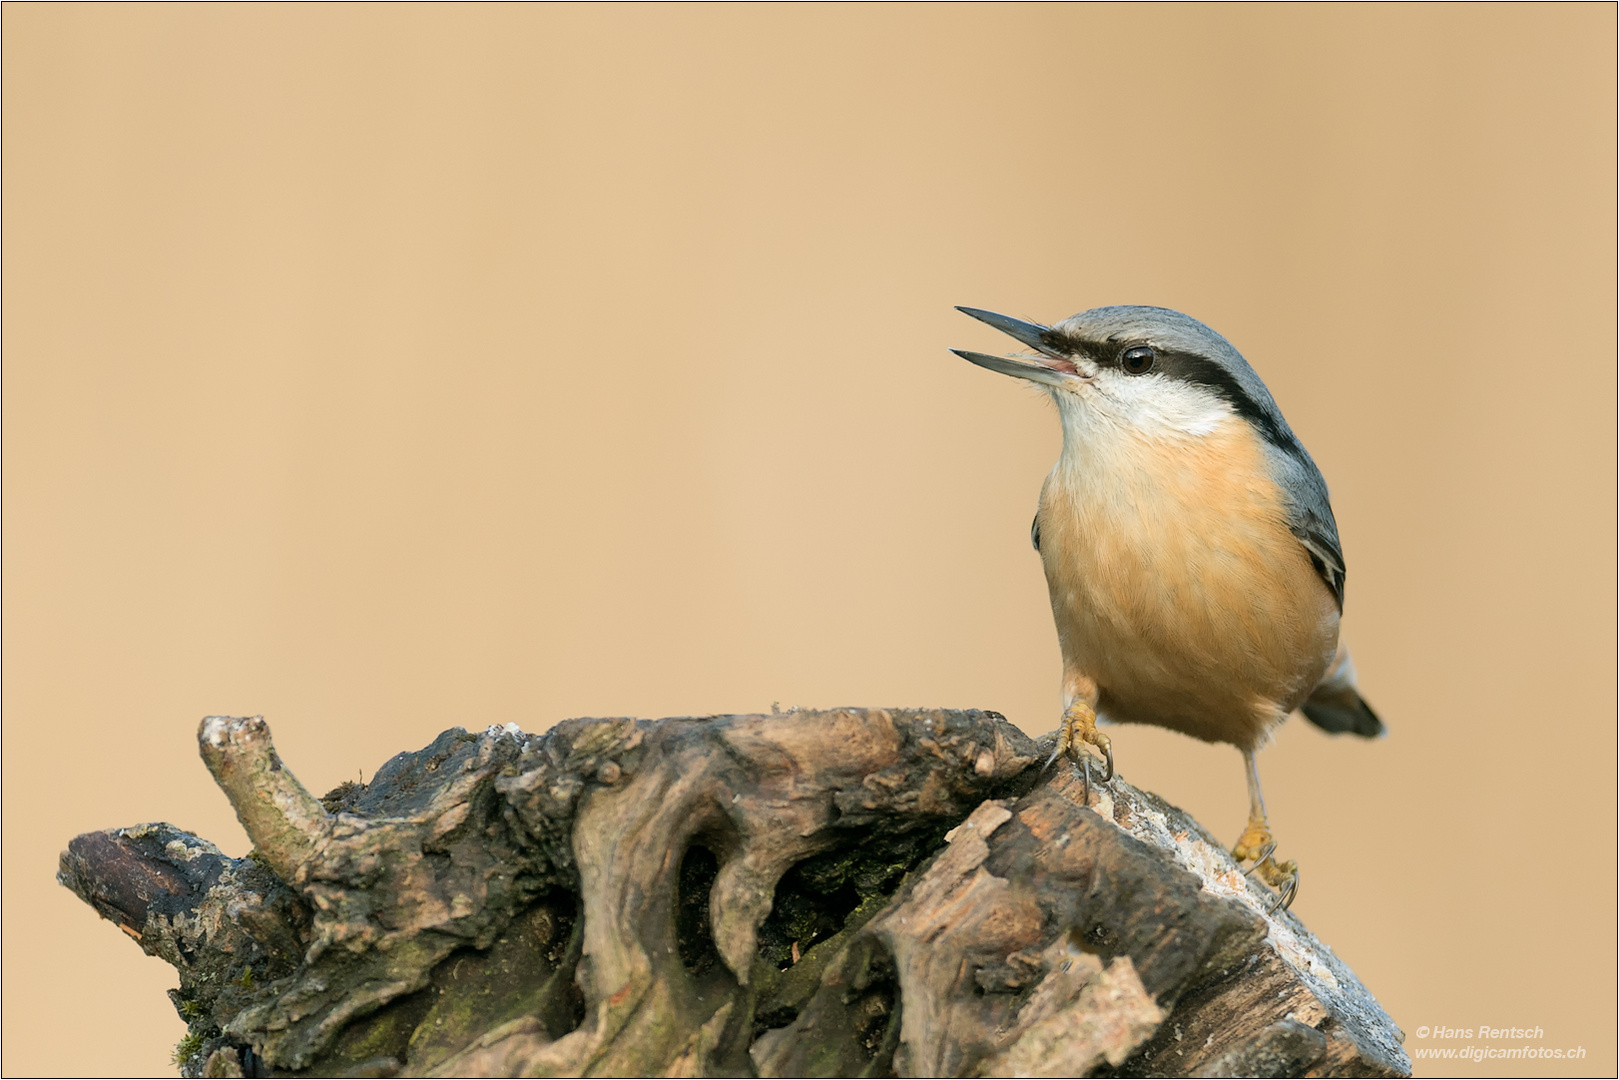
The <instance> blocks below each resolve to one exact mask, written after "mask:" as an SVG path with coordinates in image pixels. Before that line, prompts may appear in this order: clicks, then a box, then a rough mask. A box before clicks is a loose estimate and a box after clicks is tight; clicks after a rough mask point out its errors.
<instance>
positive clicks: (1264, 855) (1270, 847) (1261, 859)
mask: <svg viewBox="0 0 1619 1080" xmlns="http://www.w3.org/2000/svg"><path fill="white" fill-rule="evenodd" d="M1275 851H1276V841H1274V840H1272V841H1271V842H1270V843H1268V844H1266V845H1265V850H1264V851H1261V852H1260V853H1259V854H1258V855H1255V856H1254V857H1253V859H1254V865H1252V866H1250V867H1249V868H1248V869H1246V870H1244V871H1243V872H1242V876H1243V877H1251V876H1252V875H1253V872H1254V871H1255V870H1258V869H1259V868H1260V867H1261V866H1264V865H1265V860H1266V859H1268V858H1270V857H1271V855H1272V854H1274V853H1275Z"/></svg>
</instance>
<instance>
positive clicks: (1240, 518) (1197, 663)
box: [951, 305, 1385, 911]
mask: <svg viewBox="0 0 1619 1080" xmlns="http://www.w3.org/2000/svg"><path fill="white" fill-rule="evenodd" d="M957 310H959V311H961V312H963V313H964V314H966V315H970V316H971V317H973V318H974V319H977V320H979V321H980V322H983V323H987V324H988V325H989V326H992V327H994V328H995V329H996V330H999V331H1001V332H1002V333H1004V334H1007V335H1009V336H1011V337H1012V338H1014V339H1015V340H1017V341H1018V342H1020V343H1021V344H1022V345H1024V346H1026V347H1027V351H1026V352H1023V353H1020V354H1017V355H1010V356H997V355H992V354H987V353H980V352H972V351H968V350H965V349H952V350H951V351H952V352H954V353H955V354H956V355H957V356H960V357H961V358H962V359H964V360H968V361H970V362H971V363H973V364H976V365H978V366H979V367H982V368H986V369H988V370H990V371H994V372H999V373H1001V374H1003V375H1011V376H1013V377H1014V378H1018V379H1025V380H1028V381H1029V382H1032V383H1034V384H1036V385H1037V386H1039V387H1041V388H1043V389H1044V391H1045V392H1046V393H1047V394H1048V395H1049V396H1050V398H1051V400H1052V401H1053V402H1054V403H1055V404H1056V407H1057V413H1058V417H1059V419H1060V421H1061V423H1062V452H1061V454H1060V456H1059V457H1058V459H1057V463H1056V465H1055V466H1053V467H1052V470H1051V472H1050V474H1049V475H1047V477H1046V479H1045V483H1044V485H1043V486H1042V488H1041V491H1040V501H1039V506H1038V508H1037V509H1036V511H1035V515H1034V523H1033V526H1032V529H1031V539H1032V540H1033V542H1034V547H1035V550H1036V551H1038V552H1039V554H1040V559H1041V562H1042V564H1043V565H1044V568H1045V576H1046V584H1047V587H1048V589H1049V591H1050V594H1051V611H1052V615H1053V617H1054V619H1055V621H1056V626H1057V640H1058V644H1059V646H1060V649H1061V652H1062V699H1063V712H1062V724H1061V727H1060V729H1059V733H1058V740H1057V747H1056V750H1055V752H1054V753H1053V754H1052V758H1051V760H1052V761H1055V760H1056V759H1057V757H1058V756H1059V755H1063V754H1066V755H1068V756H1069V757H1070V758H1072V759H1074V760H1076V761H1080V762H1082V763H1083V764H1084V768H1085V776H1086V784H1087V788H1088V785H1089V782H1090V771H1089V770H1090V766H1089V762H1090V760H1091V755H1092V751H1090V750H1086V749H1085V747H1087V746H1089V747H1094V748H1095V753H1096V754H1099V755H1100V756H1101V758H1102V759H1103V760H1104V761H1105V763H1106V768H1105V773H1104V775H1103V776H1102V782H1103V783H1107V782H1109V781H1111V780H1112V778H1113V750H1112V742H1111V740H1110V738H1109V737H1108V736H1107V734H1105V733H1104V732H1102V731H1099V730H1097V727H1096V721H1097V718H1098V716H1100V717H1101V718H1102V719H1105V720H1108V721H1110V722H1117V723H1140V724H1153V725H1157V726H1159V727H1165V728H1169V729H1171V730H1173V731H1179V732H1182V733H1184V734H1187V735H1190V736H1193V737H1194V738H1198V739H1202V740H1204V741H1206V742H1213V743H1229V744H1231V745H1233V746H1235V747H1236V748H1237V749H1238V750H1240V751H1241V752H1242V756H1243V761H1244V765H1245V768H1246V772H1247V781H1248V804H1249V813H1248V824H1247V827H1246V828H1245V829H1244V830H1243V832H1242V834H1241V836H1240V837H1239V838H1238V840H1237V843H1236V844H1235V845H1234V846H1233V848H1232V851H1231V853H1232V856H1233V857H1234V858H1235V859H1236V861H1237V864H1238V866H1239V867H1240V866H1242V865H1244V864H1245V863H1251V864H1252V865H1251V866H1250V867H1249V868H1248V869H1247V870H1246V871H1245V873H1246V874H1249V875H1252V874H1255V873H1257V874H1258V876H1259V878H1260V879H1261V880H1263V881H1264V882H1265V883H1266V884H1267V885H1269V886H1270V887H1271V888H1272V889H1274V890H1276V900H1275V903H1273V904H1272V905H1271V911H1275V910H1276V908H1277V907H1278V906H1280V907H1282V908H1286V907H1288V906H1290V905H1291V904H1292V902H1293V899H1294V897H1295V896H1297V894H1298V884H1299V869H1298V864H1297V863H1296V862H1294V861H1292V860H1286V861H1283V860H1281V859H1278V858H1277V855H1276V841H1275V838H1274V836H1273V834H1272V831H1271V826H1270V820H1269V817H1268V815H1267V814H1266V811H1265V797H1264V793H1263V791H1262V790H1261V788H1260V782H1259V767H1258V763H1257V760H1256V755H1257V753H1258V751H1259V750H1260V748H1261V747H1263V746H1264V745H1265V744H1267V743H1268V742H1269V741H1270V738H1271V736H1272V734H1273V732H1274V731H1275V729H1276V728H1277V727H1278V726H1280V725H1281V724H1282V723H1283V722H1284V721H1285V720H1287V718H1288V717H1289V716H1290V715H1291V714H1292V713H1293V712H1294V710H1296V709H1297V710H1301V711H1302V712H1303V713H1304V716H1305V717H1306V719H1308V720H1309V721H1310V722H1311V723H1313V724H1315V725H1316V726H1317V727H1320V728H1322V729H1324V730H1326V731H1329V732H1334V733H1342V732H1352V733H1354V734H1356V735H1360V736H1363V737H1367V738H1372V737H1376V736H1379V735H1382V734H1384V732H1385V728H1384V724H1383V721H1382V720H1381V719H1379V718H1378V716H1377V714H1376V713H1375V712H1373V711H1372V709H1371V707H1370V706H1368V705H1367V704H1366V701H1365V700H1364V699H1363V698H1362V697H1361V694H1360V690H1359V686H1358V683H1357V681H1356V673H1355V665H1354V662H1353V661H1352V660H1351V659H1350V656H1349V651H1348V649H1347V647H1346V646H1345V645H1344V643H1343V642H1342V641H1341V640H1340V636H1339V632H1338V630H1339V620H1340V618H1341V616H1342V613H1343V602H1344V576H1345V574H1344V555H1343V547H1342V545H1341V544H1340V542H1339V539H1338V526H1337V522H1336V520H1335V519H1334V517H1333V513H1332V504H1331V501H1330V499H1329V497H1328V494H1327V484H1326V481H1325V480H1324V479H1323V478H1322V476H1321V471H1320V469H1318V468H1317V467H1316V464H1315V461H1314V460H1313V459H1312V458H1311V457H1310V455H1309V452H1308V451H1306V450H1305V449H1304V446H1303V444H1302V443H1300V442H1299V439H1298V437H1297V436H1296V435H1294V433H1293V429H1292V428H1290V427H1289V426H1288V424H1287V421H1286V420H1285V419H1284V418H1283V417H1282V412H1281V410H1280V409H1279V408H1278V407H1277V405H1276V402H1275V400H1274V399H1273V398H1272V397H1271V394H1270V391H1269V390H1268V389H1267V388H1266V386H1265V383H1264V381H1263V380H1262V379H1261V378H1260V377H1259V374H1258V373H1257V372H1255V371H1254V369H1253V368H1252V367H1251V366H1250V365H1249V364H1248V362H1247V361H1246V360H1244V359H1243V357H1242V354H1241V353H1239V352H1238V351H1237V350H1236V348H1235V347H1234V346H1232V345H1231V343H1230V342H1228V341H1227V340H1226V339H1225V338H1224V337H1221V336H1220V335H1219V334H1218V333H1216V332H1215V331H1214V330H1212V329H1210V328H1209V327H1208V326H1205V325H1204V324H1203V323H1201V322H1199V321H1198V320H1196V319H1194V318H1191V317H1190V316H1188V315H1183V314H1181V313H1180V312H1178V311H1173V310H1170V309H1168V308H1162V307H1147V306H1139V305H1117V306H1109V307H1098V308H1092V309H1091V310H1089V311H1082V312H1080V313H1079V314H1078V315H1074V316H1072V317H1071V318H1068V319H1064V320H1062V321H1060V322H1056V323H1053V324H1051V325H1049V326H1048V325H1043V324H1041V323H1035V322H1026V321H1024V320H1022V319H1016V318H1012V317H1010V316H1007V315H998V314H996V313H994V312H992V311H985V310H982V309H980V308H971V307H959V308H957ZM1047 766H1048V767H1049V766H1050V762H1048V763H1047ZM1086 799H1087V801H1089V795H1088V794H1087V796H1086Z"/></svg>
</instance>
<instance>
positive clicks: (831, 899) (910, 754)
mask: <svg viewBox="0 0 1619 1080" xmlns="http://www.w3.org/2000/svg"><path fill="white" fill-rule="evenodd" d="M199 739H200V742H201V746H202V753H203V758H204V760H205V761H206V763H207V765H208V767H209V769H210V770H211V771H212V772H213V774H214V777H215V778H216V780H217V781H218V782H219V784H220V786H221V788H223V789H224V791H225V793H226V795H227V796H228V797H229V798H230V800H231V803H232V805H233V806H234V807H235V809H236V812H237V815H238V816H239V817H240V818H241V821H242V824H243V826H244V827H245V828H246V830H247V833H248V836H249V837H250V838H251V840H252V841H253V843H254V845H255V849H254V851H253V853H252V854H251V855H250V856H249V857H248V858H246V859H230V858H227V857H225V856H224V855H223V854H222V853H221V852H220V851H219V850H218V849H217V848H216V847H214V846H213V845H212V844H210V843H208V842H207V841H205V840H201V839H198V838H197V837H195V836H191V835H190V834H187V833H184V832H181V831H180V830H178V829H176V828H174V827H173V826H170V825H166V824H157V825H142V826H136V827H134V828H129V829H117V830H109V831H106V832H98V833H88V834H85V835H84V836H80V837H78V838H77V839H75V840H74V841H73V842H72V843H71V844H70V845H69V846H68V850H67V851H65V852H63V853H62V860H61V869H60V873H59V875H58V877H59V880H60V881H61V882H62V883H63V884H64V885H66V886H67V887H69V888H71V889H72V890H73V891H74V892H75V893H77V894H78V895H79V896H80V897H81V898H83V899H84V900H85V901H86V902H87V903H89V904H91V905H92V906H93V907H95V909H96V910H97V911H98V912H100V913H101V914H102V915H103V916H104V917H106V918H108V919H112V920H113V921H115V922H117V923H118V924H119V926H120V927H122V928H123V929H124V931H125V932H126V933H128V934H129V935H130V936H131V937H132V938H134V939H135V940H136V941H137V942H138V943H139V944H140V945H141V947H142V948H143V949H145V950H146V951H147V952H148V953H151V954H153V955H155V956H161V957H162V958H163V959H165V960H167V961H168V962H169V963H171V964H173V965H174V966H175V968H176V969H177V970H178V971H179V974H180V987H179V989H178V990H175V991H171V995H172V996H173V998H174V1000H175V1005H176V1007H177V1008H178V1009H179V1011H180V1014H181V1016H182V1017H184V1018H185V1019H186V1021H187V1022H188V1023H189V1025H190V1034H189V1035H188V1036H187V1038H186V1039H185V1040H184V1041H183V1042H182V1043H181V1045H180V1047H179V1048H177V1051H176V1059H177V1062H178V1063H179V1065H180V1067H181V1072H182V1073H183V1074H184V1075H187V1076H248V1075H311V1076H318V1075H325V1076H333V1075H349V1076H389V1075H406V1076H582V1075H595V1076H612V1075H626V1076H628V1075H671V1076H699V1075H736V1076H748V1075H759V1076H888V1075H899V1076H1092V1075H1095V1076H1162V1075H1171V1076H1239V1075H1262V1076H1352V1075H1367V1076H1404V1075H1409V1072H1410V1064H1409V1062H1408V1060H1407V1059H1406V1057H1405V1054H1404V1053H1403V1052H1402V1050H1401V1049H1400V1045H1399V1042H1400V1034H1399V1031H1398V1029H1397V1028H1395V1026H1394V1025H1393V1023H1392V1022H1391V1021H1390V1020H1389V1018H1388V1016H1387V1014H1386V1013H1384V1011H1383V1010H1382V1009H1381V1008H1380V1007H1379V1006H1378V1004H1377V1002H1376V1001H1375V1000H1374V999H1373V998H1372V996H1371V995H1370V993H1368V992H1367V990H1366V989H1365V987H1363V986H1362V985H1361V984H1360V982H1359V981H1358V980H1357V979H1356V978H1355V976H1354V974H1353V973H1352V972H1351V971H1350V970H1349V969H1348V968H1347V967H1346V966H1345V965H1344V964H1343V963H1342V962H1341V961H1339V960H1338V959H1337V957H1335V956H1334V955H1333V954H1332V952H1331V951H1330V950H1329V949H1327V948H1326V947H1325V946H1324V945H1322V944H1321V943H1320V942H1318V941H1317V940H1316V939H1315V938H1314V937H1313V936H1312V935H1311V934H1310V933H1309V931H1308V930H1306V929H1305V928H1304V926H1303V925H1302V924H1301V923H1300V922H1299V921H1298V919H1297V918H1295V917H1293V916H1292V915H1289V914H1287V913H1285V912H1284V913H1280V914H1277V915H1274V916H1271V915H1267V914H1266V911H1267V908H1268V907H1269V906H1270V903H1271V897H1270V896H1269V894H1268V893H1266V892H1265V891H1264V890H1263V889H1262V888H1260V887H1259V886H1258V885H1255V884H1253V883H1251V882H1250V881H1249V880H1248V879H1247V878H1245V877H1243V876H1242V874H1241V873H1240V872H1239V870H1238V868H1237V867H1236V865H1235V864H1234V863H1233V862H1232V861H1231V859H1230V857H1229V856H1228V855H1227V854H1226V852H1225V851H1224V850H1223V849H1222V848H1221V847H1220V846H1219V845H1218V844H1217V843H1216V842H1215V841H1214V839H1213V838H1212V837H1211V836H1209V835H1208V834H1207V833H1206V832H1205V831H1204V830H1203V829H1202V828H1201V827H1200V826H1199V825H1197V823H1196V822H1194V821H1192V820H1191V819H1190V818H1189V817H1187V816H1186V815H1185V814H1183V813H1182V812H1181V811H1179V810H1176V809H1175V808H1174V807H1171V806H1169V805H1167V804H1166V803H1164V802H1162V801H1161V800H1159V799H1157V798H1156V797H1155V796H1153V795H1150V794H1148V793H1145V792H1141V791H1138V790H1136V789H1135V788H1133V787H1131V786H1130V785H1129V784H1127V783H1125V782H1124V781H1123V780H1122V779H1115V780H1114V781H1113V782H1111V783H1109V784H1107V785H1101V784H1087V783H1086V781H1085V779H1084V778H1083V776H1082V775H1081V773H1080V771H1079V770H1077V769H1076V768H1075V767H1074V766H1073V765H1071V764H1069V763H1066V762H1064V763H1062V764H1060V765H1058V766H1056V767H1054V768H1052V769H1050V770H1043V769H1042V768H1041V767H1040V762H1042V761H1043V760H1044V757H1043V755H1042V753H1041V751H1042V749H1046V750H1049V746H1045V747H1042V746H1041V745H1040V744H1036V743H1035V742H1033V741H1031V740H1030V739H1029V738H1027V737H1026V736H1024V735H1023V734H1022V733H1021V732H1019V731H1018V730H1017V729H1016V728H1014V727H1012V726H1011V725H1010V724H1008V723H1006V721H1005V720H1004V719H1002V718H1001V717H1000V716H998V715H997V714H995V713H987V712H979V711H976V710H970V711H958V710H944V709H940V710H875V709H874V710H863V709H841V710H833V711H827V712H808V711H802V712H800V711H794V712H788V713H776V714H772V715H763V716H722V717H710V718H706V719H671V720H661V721H638V720H627V719H605V720H570V721H565V722H564V723H562V724H559V725H557V726H556V727H555V728H553V729H552V730H551V731H549V732H546V733H545V734H544V735H526V734H524V733H522V732H520V731H518V730H517V729H516V728H515V727H512V726H510V725H508V726H507V727H504V728H490V729H488V730H487V731H485V732H484V733H482V734H481V735H472V734H469V733H467V732H466V731H464V730H462V729H460V728H454V729H451V730H450V731H447V732H445V733H444V734H443V735H441V736H439V737H438V739H436V740H435V741H434V742H433V743H432V744H431V745H430V746H428V747H426V748H425V749H423V750H420V751H417V752H415V753H407V754H400V755H399V756H397V757H395V758H394V759H393V760H391V761H389V762H388V763H387V764H386V765H384V766H383V767H382V768H381V769H380V770H378V772H377V774H376V776H375V777H373V778H372V780H371V782H370V783H369V784H365V785H356V784H345V785H343V786H342V787H340V788H339V789H337V790H336V791H334V792H332V793H330V794H329V795H327V796H326V797H325V798H324V799H319V800H317V799H315V798H313V797H312V796H310V795H309V793H308V792H306V791H305V790H304V788H303V787H302V785H300V784H299V783H298V781H297V779H296V778H295V777H294V776H293V775H292V773H291V772H290V771H288V770H287V769H286V768H285V767H284V766H283V765H282V763H281V761H280V759H279V758H278V757H277V756H276V754H275V750H274V748H273V747H272V745H271V743H270V735H269V730H268V728H267V727H266V725H265V724H264V722H263V721H262V720H261V719H258V718H230V717H210V718H208V719H207V720H205V721H203V725H202V729H201V732H200V734H199Z"/></svg>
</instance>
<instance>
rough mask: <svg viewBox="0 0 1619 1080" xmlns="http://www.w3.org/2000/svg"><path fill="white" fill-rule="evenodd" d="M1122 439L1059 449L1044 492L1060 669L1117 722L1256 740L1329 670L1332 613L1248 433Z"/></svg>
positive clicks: (1232, 428)
mask: <svg viewBox="0 0 1619 1080" xmlns="http://www.w3.org/2000/svg"><path fill="white" fill-rule="evenodd" d="M1118 434H1119V437H1118V438H1116V439H1111V440H1108V441H1107V442H1106V444H1105V445H1101V446H1087V447H1085V448H1083V453H1065V454H1064V457H1063V459H1062V460H1061V461H1059V462H1058V464H1057V467H1056V468H1055V469H1053V470H1052V473H1051V475H1050V476H1049V477H1048V478H1047V480H1046V485H1045V488H1044V490H1043V491H1042V493H1041V500H1040V547H1041V556H1042V558H1043V560H1044V562H1045V570H1046V582H1047V584H1048V585H1049V586H1050V589H1051V607H1052V613H1053V614H1054V616H1055V617H1056V622H1057V634H1058V638H1059V640H1060V642H1061V645H1062V653H1063V663H1064V667H1065V668H1066V669H1067V670H1069V671H1071V672H1078V673H1081V674H1083V675H1085V676H1087V677H1089V678H1090V679H1093V680H1095V682H1096V683H1097V685H1098V686H1099V687H1100V689H1101V698H1100V701H1099V702H1098V705H1099V708H1100V710H1101V711H1102V712H1103V713H1104V714H1105V715H1107V716H1108V717H1109V718H1111V719H1114V720H1121V721H1130V722H1137V723H1152V724H1158V725H1161V726H1164V727H1169V728H1174V729H1175V730H1178V731H1183V732H1185V733H1187V734H1189V735H1194V736H1196V737H1198V738H1202V739H1207V740H1209V741H1213V742H1229V743H1234V744H1236V745H1237V746H1243V747H1251V746H1254V745H1256V744H1258V743H1259V742H1261V741H1263V739H1264V737H1265V734H1266V732H1267V731H1268V730H1269V729H1270V727H1272V726H1273V725H1274V724H1276V723H1278V722H1280V721H1281V720H1282V719H1284V718H1285V717H1286V716H1287V714H1288V713H1289V712H1291V711H1292V709H1293V708H1294V707H1295V706H1297V705H1298V704H1299V702H1301V701H1302V700H1303V699H1304V698H1305V697H1306V696H1307V695H1308V694H1309V692H1310V690H1311V689H1312V688H1313V687H1314V686H1315V684H1316V682H1317V681H1318V680H1319V679H1320V678H1321V675H1322V673H1323V672H1324V671H1325V670H1326V667H1327V665H1328V663H1329V662H1330V661H1331V658H1332V654H1333V650H1334V648H1335V647H1336V644H1337V636H1338V612H1337V607H1336V604H1335V602H1334V601H1333V598H1332V595H1331V593H1330V592H1329V591H1328V590H1327V588H1326V586H1325V584H1324V583H1323V582H1322V581H1321V580H1320V578H1319V577H1318V576H1317V575H1316V573H1315V569H1314V567H1313V566H1312V565H1311V563H1310V560H1309V556H1308V555H1307V554H1306V553H1305V551H1304V549H1303V547H1302V546H1301V545H1300V544H1299V542H1298V540H1297V539H1296V538H1295V537H1294V536H1293V535H1292V533H1291V532H1289V531H1288V528H1287V519H1286V514H1285V506H1284V503H1283V500H1282V495H1281V492H1280V491H1279V490H1278V488H1277V486H1276V484H1275V483H1274V482H1273V481H1272V480H1271V479H1270V478H1269V474H1268V472H1267V470H1266V467H1265V461H1264V456H1263V454H1262V452H1261V450H1260V448H1259V446H1258V443H1257V437H1256V436H1254V435H1253V434H1252V432H1251V429H1249V428H1248V426H1247V425H1246V424H1243V423H1241V422H1240V421H1237V420H1235V419H1233V420H1232V421H1231V422H1230V423H1228V424H1225V425H1222V427H1221V428H1220V429H1219V430H1218V431H1216V432H1214V433H1212V434H1209V435H1204V436H1199V437H1196V438H1192V437H1187V438H1176V439H1165V438H1151V437H1147V436H1143V435H1139V434H1135V433H1131V432H1119V433H1118Z"/></svg>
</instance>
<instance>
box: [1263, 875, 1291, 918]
mask: <svg viewBox="0 0 1619 1080" xmlns="http://www.w3.org/2000/svg"><path fill="white" fill-rule="evenodd" d="M1298 894H1299V870H1298V867H1296V866H1295V867H1294V868H1293V876H1292V877H1290V878H1289V879H1288V881H1287V886H1286V888H1284V889H1283V890H1282V895H1280V896H1278V897H1277V898H1276V903H1274V904H1272V905H1271V906H1270V910H1269V911H1267V912H1265V914H1266V915H1274V914H1276V909H1277V908H1281V909H1282V910H1283V911H1286V910H1287V909H1288V908H1290V907H1292V906H1293V899H1294V897H1296V896H1298Z"/></svg>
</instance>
